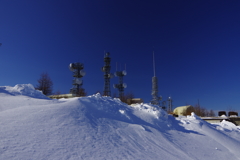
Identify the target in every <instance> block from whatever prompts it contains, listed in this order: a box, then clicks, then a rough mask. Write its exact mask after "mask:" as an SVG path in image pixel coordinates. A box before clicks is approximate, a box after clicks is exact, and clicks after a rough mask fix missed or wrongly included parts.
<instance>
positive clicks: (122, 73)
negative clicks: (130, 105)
mask: <svg viewBox="0 0 240 160" xmlns="http://www.w3.org/2000/svg"><path fill="white" fill-rule="evenodd" d="M126 75H127V72H126V71H125V70H123V71H116V72H115V76H116V77H119V79H118V80H119V81H118V84H114V85H113V87H114V88H117V89H118V92H119V98H120V99H121V98H122V97H123V96H124V88H127V84H126V83H123V76H126Z"/></svg>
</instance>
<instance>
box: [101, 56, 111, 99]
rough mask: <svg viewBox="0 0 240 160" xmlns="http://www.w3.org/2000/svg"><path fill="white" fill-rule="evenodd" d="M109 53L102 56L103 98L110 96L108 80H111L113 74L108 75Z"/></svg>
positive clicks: (109, 68) (109, 67)
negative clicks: (103, 63)
mask: <svg viewBox="0 0 240 160" xmlns="http://www.w3.org/2000/svg"><path fill="white" fill-rule="evenodd" d="M109 55H110V53H109V52H107V53H106V54H105V56H104V62H105V65H104V66H103V67H102V71H103V72H104V91H103V95H104V96H111V89H110V79H111V78H113V77H114V76H113V74H111V73H110V70H111V66H110V64H111V58H110V57H109Z"/></svg>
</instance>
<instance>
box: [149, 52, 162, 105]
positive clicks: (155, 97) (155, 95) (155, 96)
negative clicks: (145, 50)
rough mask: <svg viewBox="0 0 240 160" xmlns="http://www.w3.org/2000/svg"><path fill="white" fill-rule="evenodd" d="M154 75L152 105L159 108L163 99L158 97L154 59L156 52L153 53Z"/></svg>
mask: <svg viewBox="0 0 240 160" xmlns="http://www.w3.org/2000/svg"><path fill="white" fill-rule="evenodd" d="M153 74H154V76H153V77H152V100H151V104H153V105H158V106H159V104H160V103H159V100H162V98H161V97H159V96H158V80H157V77H156V73H155V59H154V52H153Z"/></svg>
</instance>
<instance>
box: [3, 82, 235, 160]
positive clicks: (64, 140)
mask: <svg viewBox="0 0 240 160" xmlns="http://www.w3.org/2000/svg"><path fill="white" fill-rule="evenodd" d="M0 102H1V104H0V120H1V121H0V159H24V160H27V159H57V160H61V159H64V160H65V159H74V160H75V159H88V160H89V159H92V160H96V159H134V160H136V159H144V160H145V159H149V160H150V159H151V160H152V159H165V160H176V159H184V160H192V159H211V160H213V159H240V153H239V148H240V138H239V137H240V128H239V127H237V126H234V125H233V124H232V123H230V122H226V121H223V122H222V123H221V124H214V125H212V124H209V123H207V122H205V121H203V120H201V119H200V118H199V117H197V116H196V115H194V113H193V114H192V115H191V116H188V117H179V118H174V117H172V116H171V115H167V114H166V112H165V111H163V110H161V109H159V108H157V107H155V106H152V105H149V104H138V105H135V106H128V105H126V104H124V103H122V102H121V101H120V100H119V99H112V98H110V97H103V96H101V95H100V94H96V95H92V96H88V97H82V98H71V99H60V100H51V99H48V98H47V97H45V96H44V95H42V94H41V92H39V91H36V90H35V89H34V88H33V86H32V85H30V84H27V85H16V86H15V87H9V86H4V87H0Z"/></svg>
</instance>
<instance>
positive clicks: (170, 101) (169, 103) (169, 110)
mask: <svg viewBox="0 0 240 160" xmlns="http://www.w3.org/2000/svg"><path fill="white" fill-rule="evenodd" d="M171 112H172V98H171V97H168V113H171Z"/></svg>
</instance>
